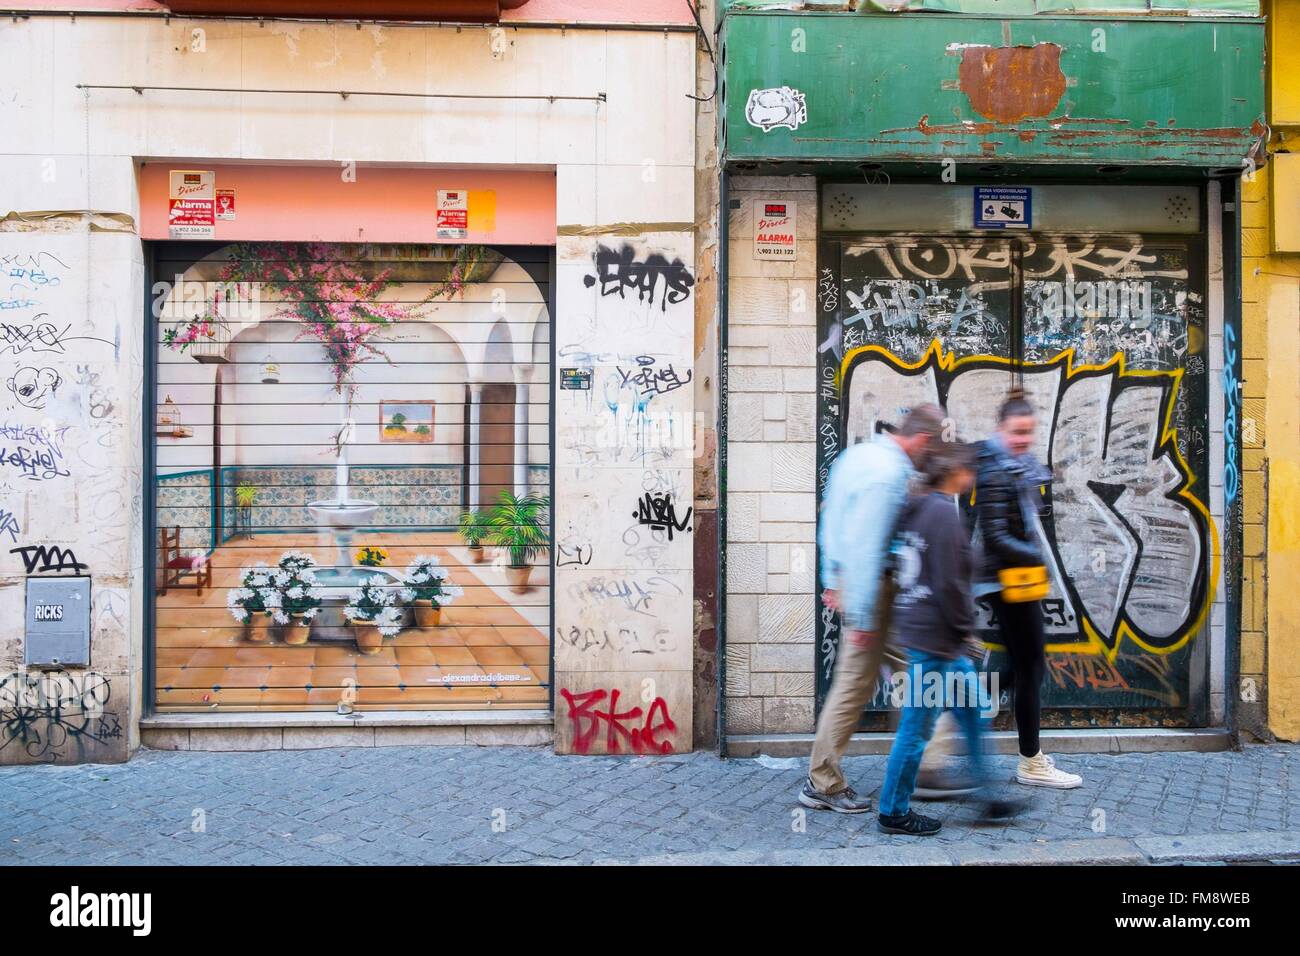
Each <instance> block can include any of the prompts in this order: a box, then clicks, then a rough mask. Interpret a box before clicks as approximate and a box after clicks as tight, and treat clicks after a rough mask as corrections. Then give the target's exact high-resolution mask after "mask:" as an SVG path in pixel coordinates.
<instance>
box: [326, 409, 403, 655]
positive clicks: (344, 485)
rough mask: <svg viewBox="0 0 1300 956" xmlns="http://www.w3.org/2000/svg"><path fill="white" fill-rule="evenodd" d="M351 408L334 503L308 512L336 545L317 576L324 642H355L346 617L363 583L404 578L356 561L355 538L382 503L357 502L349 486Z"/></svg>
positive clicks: (341, 445) (339, 458) (337, 467)
mask: <svg viewBox="0 0 1300 956" xmlns="http://www.w3.org/2000/svg"><path fill="white" fill-rule="evenodd" d="M349 411H350V407H349V406H348V405H347V404H344V405H343V413H344V414H343V421H342V423H341V425H340V432H339V441H338V445H337V449H338V450H337V453H336V457H335V464H334V500H333V501H325V500H322V501H310V502H308V503H307V511H308V513H309V514H310V515H311V516H312V518H314V519H315V521H316V527H317V529H318V530H321V531H324V530H328V531H329V532H330V534H331V535H332V536H333V541H334V563H333V564H332V565H330V566H322V567H321V568H319V569H318V570H317V572H316V579H317V580H318V581H319V582H320V587H321V590H322V591H324V594H323V596H322V598H321V609H320V614H319V615H318V616H317V618H316V622H315V625H314V626H313V627H312V638H313V639H315V640H322V641H350V640H353V632H352V627H351V625H350V624H349V623H348V621H347V619H346V618H345V617H344V616H343V607H344V605H346V604H347V603H348V595H349V593H350V592H351V591H352V589H353V588H355V587H358V586H359V585H360V584H361V582H362V581H364V580H366V579H368V578H371V577H374V576H375V575H379V576H381V577H386V578H388V579H390V580H391V581H393V583H394V584H396V583H398V582H399V581H400V580H401V576H400V575H399V574H397V573H396V572H394V571H390V570H388V569H387V568H371V567H358V566H357V565H356V564H355V563H354V561H353V549H352V537H353V533H354V532H355V531H356V529H357V528H364V527H368V526H370V525H371V524H372V522H371V519H372V518H373V517H374V515H375V512H377V511H378V510H379V507H380V506H379V503H378V502H376V501H366V500H364V499H359V498H353V497H352V490H351V487H350V485H349V472H348V458H347V451H346V449H347V445H348V442H350V441H351V438H352V420H351V417H350V415H349V414H348V413H349Z"/></svg>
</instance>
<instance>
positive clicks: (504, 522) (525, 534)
mask: <svg viewBox="0 0 1300 956" xmlns="http://www.w3.org/2000/svg"><path fill="white" fill-rule="evenodd" d="M550 505H551V500H550V498H548V497H546V496H545V495H536V494H531V493H530V494H526V495H524V496H523V497H517V496H515V495H514V494H512V493H511V492H510V491H506V490H503V491H502V492H501V494H500V496H499V497H498V498H497V503H496V504H495V505H493V507H492V510H491V512H489V514H488V525H489V528H490V534H489V536H488V540H489V542H490V543H491V544H493V545H495V546H496V547H498V548H501V549H502V550H503V551H505V552H506V553H507V554H508V555H509V558H510V561H509V564H508V565H507V566H506V580H507V581H508V582H509V584H510V590H512V591H514V592H515V593H516V594H523V593H524V592H525V591H527V590H528V578H529V576H530V575H531V574H532V570H533V567H532V564H531V559H532V558H534V557H536V556H538V555H540V554H541V553H543V552H544V551H545V550H546V549H547V548H548V547H549V546H550V543H551V538H550V533H549V530H548V527H547V526H548V524H549V518H548V515H547V509H548V508H549V507H550Z"/></svg>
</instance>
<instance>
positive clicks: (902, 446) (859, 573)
mask: <svg viewBox="0 0 1300 956" xmlns="http://www.w3.org/2000/svg"><path fill="white" fill-rule="evenodd" d="M943 421H944V417H943V410H942V409H940V408H939V407H938V406H937V405H918V406H917V407H916V408H913V409H912V410H911V411H910V412H909V413H908V414H907V417H906V418H905V419H904V420H903V424H902V425H901V426H900V427H899V428H898V430H897V431H895V432H894V433H892V434H880V435H876V436H875V438H874V439H873V440H872V441H870V442H862V443H860V444H858V445H854V446H853V447H852V448H847V449H845V450H844V451H843V452H842V453H841V454H840V456H839V457H838V458H836V459H835V464H834V465H833V466H832V468H831V475H830V481H829V482H827V486H826V494H825V498H824V500H823V502H822V513H821V522H820V527H819V529H818V540H819V542H820V548H821V575H822V582H823V584H824V585H825V587H826V590H825V592H824V593H823V595H822V600H823V601H824V602H825V603H826V604H827V605H828V606H829V607H832V608H835V609H836V610H838V611H839V612H840V620H841V625H842V627H843V631H842V633H841V637H840V642H839V648H838V651H837V653H836V661H835V676H834V678H833V679H832V681H831V687H830V691H829V692H828V693H827V695H826V701H825V703H823V705H822V712H821V716H820V718H819V719H818V722H817V737H816V740H815V741H814V742H813V752H812V759H811V761H810V764H809V768H808V780H807V781H806V782H805V783H804V786H803V789H802V790H800V791H799V802H800V803H801V804H803V805H804V806H805V807H811V808H813V809H817V810H834V811H835V812H836V813H865V812H866V811H868V810H870V809H871V801H870V800H869V799H868V798H866V797H861V796H859V795H858V794H857V793H855V792H854V790H853V788H852V787H850V786H849V785H848V782H847V781H846V780H845V779H844V774H843V772H842V771H841V770H840V760H841V758H842V757H843V756H844V749H845V747H847V746H848V743H849V738H850V737H852V736H853V731H854V730H855V729H857V726H858V721H859V720H860V719H861V718H862V711H863V708H865V707H866V705H867V701H869V700H870V699H871V698H872V696H873V695H874V694H875V692H876V683H877V681H878V680H879V678H880V663H881V657H882V655H883V653H884V646H885V638H886V636H887V634H888V630H889V621H888V614H889V607H890V604H891V603H892V599H893V596H892V594H890V593H888V591H889V585H888V582H887V581H886V580H885V557H886V555H887V554H888V553H889V548H890V544H891V543H892V541H893V537H894V528H895V525H896V524H897V522H898V516H899V514H900V513H901V511H902V507H903V503H904V502H905V501H906V499H907V488H908V484H909V482H910V481H911V479H912V477H913V475H914V473H915V472H914V469H916V468H919V467H921V465H923V464H924V463H925V456H926V453H927V449H928V448H929V447H930V444H931V442H932V441H934V440H935V439H936V437H937V436H938V434H939V431H940V429H941V428H942V427H943Z"/></svg>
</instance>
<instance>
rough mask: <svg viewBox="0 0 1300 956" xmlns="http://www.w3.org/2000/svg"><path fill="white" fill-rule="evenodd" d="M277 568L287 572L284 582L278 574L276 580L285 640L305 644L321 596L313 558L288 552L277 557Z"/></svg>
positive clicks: (296, 552) (308, 555) (303, 552)
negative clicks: (278, 559) (278, 558)
mask: <svg viewBox="0 0 1300 956" xmlns="http://www.w3.org/2000/svg"><path fill="white" fill-rule="evenodd" d="M279 570H280V571H281V572H282V573H283V574H286V575H288V579H287V580H284V581H283V582H281V581H280V579H279V578H278V577H277V578H276V579H275V586H276V589H277V591H278V593H279V596H280V603H281V610H282V611H283V615H284V618H285V620H283V621H279V623H281V624H282V625H284V630H283V634H284V642H285V643H286V644H306V643H307V640H308V638H310V637H311V622H312V621H313V620H315V618H316V615H317V614H318V613H319V612H320V606H321V598H322V597H323V593H322V592H321V589H320V588H319V587H318V586H317V585H318V582H317V580H316V559H315V558H313V557H312V556H311V555H310V554H308V553H307V552H305V551H287V552H285V553H284V554H283V555H281V557H280V565H279ZM272 617H275V615H274V614H272ZM277 620H279V619H278V618H277Z"/></svg>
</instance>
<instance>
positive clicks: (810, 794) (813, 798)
mask: <svg viewBox="0 0 1300 956" xmlns="http://www.w3.org/2000/svg"><path fill="white" fill-rule="evenodd" d="M799 802H800V803H802V804H803V805H804V806H805V807H811V808H812V809H814V810H834V811H835V812H836V813H866V812H867V811H868V810H870V809H871V800H870V799H868V798H867V797H859V796H858V795H857V794H856V793H854V792H853V788H852V787H845V788H844V789H843V790H841V791H840V792H839V793H822V792H821V791H820V790H818V789H817V788H816V787H814V786H813V785H812V781H811V780H805V781H804V784H803V789H802V790H800V791H799Z"/></svg>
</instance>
